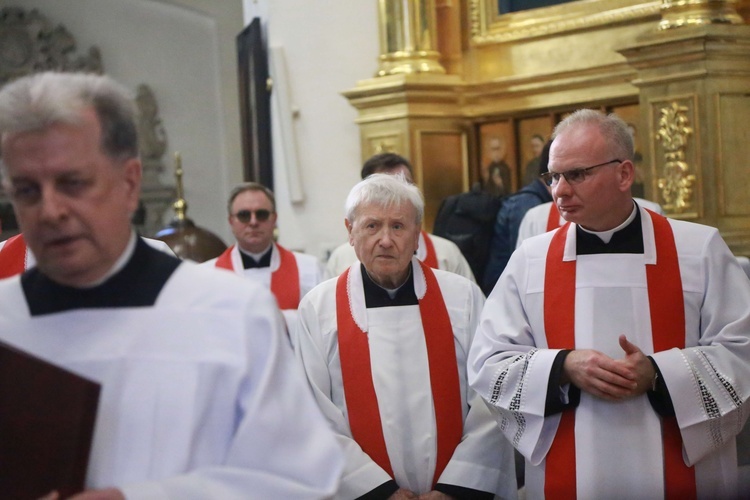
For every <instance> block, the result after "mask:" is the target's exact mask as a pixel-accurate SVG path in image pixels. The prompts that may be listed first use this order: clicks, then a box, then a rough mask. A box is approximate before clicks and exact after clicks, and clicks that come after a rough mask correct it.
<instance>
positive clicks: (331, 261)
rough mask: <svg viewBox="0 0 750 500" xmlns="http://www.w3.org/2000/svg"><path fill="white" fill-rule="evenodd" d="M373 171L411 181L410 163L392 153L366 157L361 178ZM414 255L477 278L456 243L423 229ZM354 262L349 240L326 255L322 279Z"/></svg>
mask: <svg viewBox="0 0 750 500" xmlns="http://www.w3.org/2000/svg"><path fill="white" fill-rule="evenodd" d="M372 174H391V175H397V174H401V175H403V176H404V177H405V178H406V180H407V181H409V182H411V183H413V182H414V176H413V172H412V166H411V163H409V160H407V159H406V158H404V157H403V156H400V155H397V154H395V153H380V154H376V155H375V156H372V157H371V158H369V159H368V160H367V161H366V162H365V163H364V165H363V166H362V172H361V176H362V179H365V178H367V177H368V176H370V175H372ZM415 255H416V257H417V259H419V260H420V261H421V262H424V263H425V264H427V265H428V266H430V267H431V268H433V269H442V270H443V271H449V272H452V273H456V274H458V275H460V276H463V277H465V278H467V279H469V280H471V281H476V280H475V279H474V273H473V272H472V271H471V266H470V265H469V262H468V261H467V260H466V257H464V254H462V253H461V250H460V249H459V248H458V246H457V245H456V244H455V243H453V242H452V241H450V240H448V239H446V238H441V237H440V236H435V235H434V234H429V233H428V232H427V231H424V230H423V231H420V232H419V245H418V246H417V253H416V254H415ZM355 262H357V253H356V252H355V251H354V248H353V247H352V245H351V243H350V242H346V243H342V244H341V245H339V246H337V247H336V248H334V249H333V252H331V255H329V256H328V260H327V262H326V266H325V271H324V273H323V278H324V279H330V278H335V277H337V276H338V275H340V274H341V273H343V272H344V271H346V270H347V269H349V267H350V266H351V265H352V264H354V263H355Z"/></svg>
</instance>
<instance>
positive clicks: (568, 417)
mask: <svg viewBox="0 0 750 500" xmlns="http://www.w3.org/2000/svg"><path fill="white" fill-rule="evenodd" d="M648 212H649V215H650V216H651V220H652V221H653V225H654V239H655V241H656V259H657V260H656V264H655V265H647V266H646V279H647V284H648V296H649V310H650V314H651V331H652V332H658V334H652V338H653V346H654V352H659V351H663V350H667V349H671V348H674V347H677V348H680V349H683V348H684V347H685V305H684V298H683V294H682V279H681V277H680V266H679V261H678V259H677V248H676V246H675V242H674V235H673V233H672V227H671V226H670V224H669V221H668V220H667V219H666V218H665V217H662V216H660V215H657V214H655V213H653V212H651V211H648ZM569 228H570V223H566V224H565V225H564V226H563V227H562V228H561V229H560V230H559V231H557V233H556V234H555V235H554V236H553V237H552V241H551V243H550V248H549V251H548V253H547V263H546V271H545V278H544V328H545V331H546V335H547V343H548V346H549V348H551V349H574V348H575V292H576V285H575V283H576V281H575V276H576V261H575V260H573V261H568V262H563V260H562V257H563V252H564V248H565V240H566V235H567V233H568V230H569ZM662 441H663V447H664V483H665V484H664V488H665V497H666V498H668V499H673V498H674V499H677V498H679V499H687V498H696V487H695V468H694V467H688V466H687V465H685V462H684V460H683V458H682V437H681V435H680V429H679V427H678V426H677V422H676V419H674V418H671V419H662ZM575 463H576V458H575V410H569V411H565V412H563V414H562V418H561V421H560V425H559V427H558V429H557V434H556V435H555V440H554V441H553V443H552V446H551V448H550V451H549V453H548V455H547V459H546V467H545V484H544V494H545V497H546V498H555V499H557V498H576V474H575Z"/></svg>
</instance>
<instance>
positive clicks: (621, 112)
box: [609, 104, 648, 198]
mask: <svg viewBox="0 0 750 500" xmlns="http://www.w3.org/2000/svg"><path fill="white" fill-rule="evenodd" d="M609 112H610V113H614V114H616V115H617V116H619V117H620V118H622V119H623V121H625V123H627V124H628V130H630V134H631V135H632V136H633V143H634V145H635V154H634V155H633V164H634V165H635V182H633V186H632V187H631V192H632V193H633V196H635V197H637V198H645V197H646V188H645V186H646V176H647V170H648V169H647V168H646V166H645V165H644V164H643V154H642V153H641V151H643V148H642V147H641V140H642V139H643V138H642V137H640V136H641V135H642V134H640V133H639V132H640V131H639V128H638V123H639V121H640V116H641V115H640V109H639V107H638V105H637V104H629V105H625V106H615V107H612V108H611V109H609Z"/></svg>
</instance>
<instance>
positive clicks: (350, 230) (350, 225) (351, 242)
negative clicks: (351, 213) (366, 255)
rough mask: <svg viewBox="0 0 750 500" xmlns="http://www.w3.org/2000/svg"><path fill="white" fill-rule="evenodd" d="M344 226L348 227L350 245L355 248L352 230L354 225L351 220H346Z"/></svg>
mask: <svg viewBox="0 0 750 500" xmlns="http://www.w3.org/2000/svg"><path fill="white" fill-rule="evenodd" d="M344 226H346V233H347V234H348V235H349V244H350V245H351V246H354V242H353V241H352V228H353V227H354V224H352V223H351V222H349V219H344Z"/></svg>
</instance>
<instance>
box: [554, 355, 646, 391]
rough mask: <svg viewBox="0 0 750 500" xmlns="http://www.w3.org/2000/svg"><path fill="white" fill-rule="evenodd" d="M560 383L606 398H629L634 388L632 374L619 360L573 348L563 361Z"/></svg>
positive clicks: (634, 378) (634, 382) (635, 384)
mask: <svg viewBox="0 0 750 500" xmlns="http://www.w3.org/2000/svg"><path fill="white" fill-rule="evenodd" d="M562 382H563V383H568V382H570V383H572V384H573V385H575V386H576V387H578V388H579V389H581V390H582V391H584V392H587V393H589V394H591V395H593V396H596V397H598V398H602V399H606V400H608V401H619V400H621V399H624V398H628V397H631V396H632V395H633V391H634V390H635V389H636V388H637V385H638V384H637V382H636V374H635V373H634V372H633V370H631V369H630V368H628V367H627V366H625V365H624V363H623V362H622V361H618V360H616V359H612V358H610V357H609V356H607V355H606V354H603V353H601V352H599V351H595V350H593V349H581V350H573V351H571V352H570V354H568V356H567V357H566V358H565V363H564V364H563V377H562Z"/></svg>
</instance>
